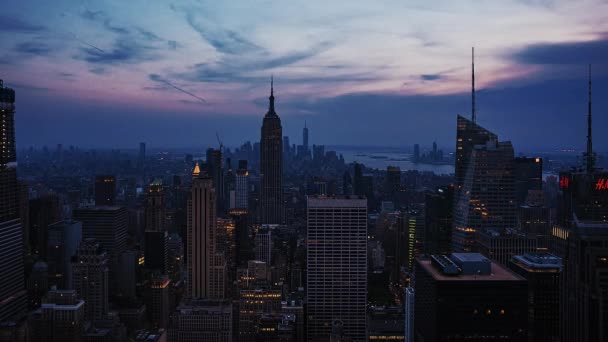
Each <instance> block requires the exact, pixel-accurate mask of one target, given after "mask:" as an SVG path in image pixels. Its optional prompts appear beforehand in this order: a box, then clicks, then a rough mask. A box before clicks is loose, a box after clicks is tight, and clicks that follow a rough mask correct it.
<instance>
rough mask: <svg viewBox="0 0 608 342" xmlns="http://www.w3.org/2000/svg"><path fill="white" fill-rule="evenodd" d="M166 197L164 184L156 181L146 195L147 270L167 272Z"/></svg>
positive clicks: (149, 187) (145, 234) (145, 248)
mask: <svg viewBox="0 0 608 342" xmlns="http://www.w3.org/2000/svg"><path fill="white" fill-rule="evenodd" d="M165 211H166V206H165V196H164V190H163V184H162V182H161V181H160V180H155V181H154V182H152V183H151V184H150V185H149V186H148V191H147V193H146V207H145V215H146V228H145V229H146V230H145V232H144V240H145V241H144V256H145V263H146V268H149V269H154V270H160V271H162V272H166V271H167V264H168V259H167V258H168V245H167V244H168V241H169V234H168V232H167V229H166V224H165Z"/></svg>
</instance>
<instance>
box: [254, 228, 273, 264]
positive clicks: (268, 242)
mask: <svg viewBox="0 0 608 342" xmlns="http://www.w3.org/2000/svg"><path fill="white" fill-rule="evenodd" d="M254 245H255V250H254V251H255V260H259V261H263V262H265V263H267V264H268V265H270V264H271V259H272V231H271V230H270V229H268V228H261V229H260V230H259V231H258V232H257V233H256V234H255V242H254Z"/></svg>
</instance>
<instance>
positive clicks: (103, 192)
mask: <svg viewBox="0 0 608 342" xmlns="http://www.w3.org/2000/svg"><path fill="white" fill-rule="evenodd" d="M115 204H116V177H114V176H108V175H102V176H97V177H95V205H115Z"/></svg>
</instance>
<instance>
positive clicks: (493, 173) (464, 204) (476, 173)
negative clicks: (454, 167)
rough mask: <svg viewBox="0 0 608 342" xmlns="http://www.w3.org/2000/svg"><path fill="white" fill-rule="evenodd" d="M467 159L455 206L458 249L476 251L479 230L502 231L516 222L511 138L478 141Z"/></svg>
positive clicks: (454, 245)
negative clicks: (483, 142) (504, 140)
mask: <svg viewBox="0 0 608 342" xmlns="http://www.w3.org/2000/svg"><path fill="white" fill-rule="evenodd" d="M488 133H489V132H488ZM467 159H468V160H467V162H468V163H469V165H468V166H467V170H466V174H465V177H464V181H463V183H462V186H461V188H460V189H459V191H458V192H457V194H456V196H457V197H456V198H457V199H456V203H455V206H454V230H453V232H452V248H453V251H455V252H471V251H474V250H475V232H476V231H477V230H480V229H494V230H497V231H498V232H502V231H504V230H505V229H507V228H514V227H516V226H517V216H516V206H515V182H514V175H513V169H514V162H513V161H514V152H513V146H512V145H511V142H508V141H507V142H498V140H495V139H491V140H489V141H487V142H486V143H485V144H483V145H475V146H474V147H473V149H472V151H471V154H470V156H469V157H468V158H467Z"/></svg>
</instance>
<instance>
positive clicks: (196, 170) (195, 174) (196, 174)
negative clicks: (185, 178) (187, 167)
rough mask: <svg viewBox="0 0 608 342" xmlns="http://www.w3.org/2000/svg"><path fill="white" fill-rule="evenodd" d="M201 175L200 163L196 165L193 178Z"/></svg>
mask: <svg viewBox="0 0 608 342" xmlns="http://www.w3.org/2000/svg"><path fill="white" fill-rule="evenodd" d="M200 174H201V167H200V166H199V165H198V162H196V165H194V170H192V176H199V175H200Z"/></svg>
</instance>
